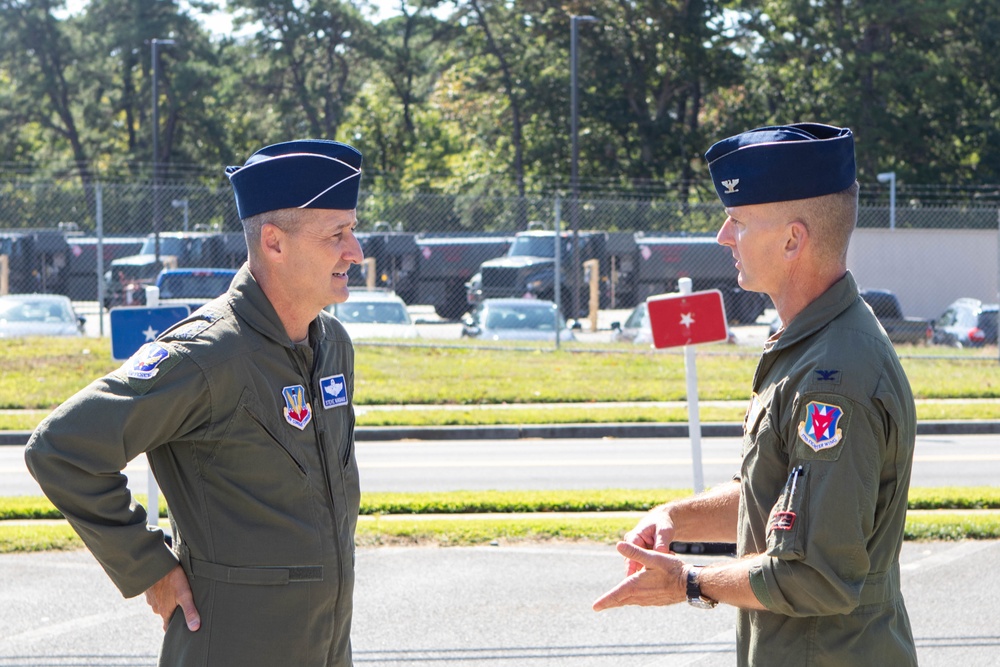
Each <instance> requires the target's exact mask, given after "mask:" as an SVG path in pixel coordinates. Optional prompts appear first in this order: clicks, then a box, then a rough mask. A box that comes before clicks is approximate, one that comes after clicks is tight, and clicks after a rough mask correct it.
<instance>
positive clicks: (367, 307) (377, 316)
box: [334, 302, 410, 324]
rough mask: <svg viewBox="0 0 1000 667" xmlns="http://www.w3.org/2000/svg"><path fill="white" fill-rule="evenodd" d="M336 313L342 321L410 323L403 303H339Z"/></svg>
mask: <svg viewBox="0 0 1000 667" xmlns="http://www.w3.org/2000/svg"><path fill="white" fill-rule="evenodd" d="M334 314H335V315H336V316H337V319H339V320H340V321H341V322H349V323H354V324H409V323H410V316H409V314H408V313H407V312H406V307H405V306H403V304H401V303H349V302H348V303H338V304H337V305H336V307H335V308H334Z"/></svg>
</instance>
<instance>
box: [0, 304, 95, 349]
mask: <svg viewBox="0 0 1000 667" xmlns="http://www.w3.org/2000/svg"><path fill="white" fill-rule="evenodd" d="M84 322H86V319H85V318H83V317H81V316H80V315H77V314H76V311H75V310H73V303H72V302H71V301H70V300H69V297H65V296H63V295H61V294H8V295H6V296H0V338H16V337H22V336H82V335H83V325H84Z"/></svg>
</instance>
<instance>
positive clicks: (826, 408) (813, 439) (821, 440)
mask: <svg viewBox="0 0 1000 667" xmlns="http://www.w3.org/2000/svg"><path fill="white" fill-rule="evenodd" d="M843 416H844V411H843V410H842V409H841V408H839V407H837V406H836V405H830V404H828V403H820V402H818V401H813V402H811V403H810V404H809V405H807V406H806V418H805V421H801V422H799V438H800V439H801V440H802V442H804V443H806V444H807V445H809V447H810V448H811V449H812V450H813V451H816V452H818V451H820V450H823V449H829V448H830V447H833V446H834V445H836V444H837V443H838V442H840V440H841V439H842V438H843V437H844V434H843V432H842V431H841V430H840V429H839V428H837V426H838V424H839V423H840V418H841V417H843Z"/></svg>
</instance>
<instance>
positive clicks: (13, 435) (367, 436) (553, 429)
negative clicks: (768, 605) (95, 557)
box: [0, 399, 1000, 446]
mask: <svg viewBox="0 0 1000 667" xmlns="http://www.w3.org/2000/svg"><path fill="white" fill-rule="evenodd" d="M986 400H991V401H992V400H994V399H986ZM919 402H920V401H918V403H919ZM941 402H948V400H947V399H946V400H945V401H941ZM953 402H956V403H957V402H964V403H968V402H970V401H968V400H964V399H955V400H954V401H953ZM745 404H746V402H745V401H702V402H701V403H700V405H702V406H708V405H721V406H727V407H728V406H743V405H745ZM556 405H559V406H565V405H566V404H556ZM686 405H687V404H686V403H685V402H683V401H673V402H659V403H600V404H587V406H588V407H594V408H597V407H601V408H614V407H635V406H642V407H654V408H655V407H664V408H666V407H683V406H686ZM476 407H477V406H468V405H456V406H442V405H406V406H402V405H386V406H358V408H357V409H358V411H359V412H362V411H366V412H367V411H377V410H432V409H433V410H447V409H455V410H466V411H468V410H470V409H476ZM482 407H483V408H488V409H508V408H510V409H513V408H516V407H525V406H523V405H517V406H514V405H487V406H482ZM528 407H532V408H536V409H537V408H544V407H546V406H545V405H542V404H539V405H530V406H528ZM990 434H1000V420H954V421H946V420H940V421H920V422H918V423H917V435H921V436H926V435H990ZM354 435H355V438H356V439H357V440H358V441H362V442H366V441H386V440H520V439H526V438H533V439H539V438H541V439H573V438H687V437H689V435H690V434H689V433H688V424H687V423H686V422H663V423H655V422H654V423H650V422H643V423H625V422H623V423H615V422H608V423H601V424H518V425H490V426H358V427H357V428H355V431H354ZM701 435H702V437H705V438H739V437H742V436H743V424H742V422H707V423H706V422H702V424H701ZM30 436H31V431H0V446H2V445H17V446H24V445H25V444H27V442H28V438H29V437H30Z"/></svg>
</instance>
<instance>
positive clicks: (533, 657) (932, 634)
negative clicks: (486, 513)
mask: <svg viewBox="0 0 1000 667" xmlns="http://www.w3.org/2000/svg"><path fill="white" fill-rule="evenodd" d="M692 558H694V559H696V562H708V561H710V560H711V559H712V558H713V557H706V556H702V557H692ZM902 571H903V590H904V594H905V596H906V600H907V605H908V607H909V610H910V618H911V621H912V625H913V630H914V635H915V638H916V643H917V650H918V654H919V657H920V664H921V665H922V666H923V667H954V666H955V665H962V667H987V666H992V665H996V664H997V656H998V655H1000V625H998V624H997V622H996V611H995V601H996V600H997V599H998V597H1000V575H998V574H997V573H998V572H1000V541H981V542H975V541H970V542H960V543H951V542H933V543H913V542H908V543H906V544H905V545H904V547H903V554H902ZM621 572H622V561H621V559H620V557H619V556H618V555H617V554H616V553H615V551H614V549H613V547H611V546H609V545H599V544H575V543H538V544H517V545H503V544H501V545H499V546H484V547H451V548H438V547H383V548H375V549H361V550H359V552H358V559H357V573H358V582H357V595H356V614H355V619H354V632H353V637H354V648H355V662H356V664H358V665H366V664H378V665H384V666H387V667H392V666H400V667H401V666H404V665H405V666H410V667H429V666H432V665H441V664H453V665H463V667H464V666H468V667H487V666H505V665H510V666H511V667H514V666H516V667H556V666H559V667H569V666H572V667H598V666H600V667H609V666H610V667H615V666H618V665H622V666H625V665H634V664H636V663H637V662H641V663H642V664H643V665H644V666H652V667H659V666H664V667H666V666H668V665H669V666H670V667H678V666H682V665H687V666H701V667H708V666H713V667H716V666H721V667H729V666H731V665H735V663H736V656H735V652H734V637H735V629H734V628H735V623H734V621H735V614H734V611H733V610H732V609H731V608H725V607H719V608H716V609H715V610H712V611H701V610H696V609H691V608H690V607H688V606H687V605H676V606H673V607H667V608H628V609H619V610H609V611H605V612H601V613H600V614H597V613H594V612H593V611H591V609H590V605H591V603H592V602H593V600H594V599H595V598H597V597H598V596H599V595H600V594H601V593H603V592H604V591H605V590H606V589H608V588H610V587H611V586H613V585H614V584H615V583H617V581H618V579H619V577H620V576H621ZM161 636H162V635H161V630H160V622H159V619H158V618H157V617H154V616H153V615H152V614H151V613H150V612H149V611H148V608H147V607H146V604H145V602H144V601H143V599H142V598H141V597H139V598H135V599H132V600H123V599H122V598H121V596H120V595H119V594H118V592H117V591H116V590H115V589H114V587H113V586H112V585H111V583H110V582H109V580H108V579H107V578H106V577H105V575H104V573H103V572H102V571H101V569H100V568H99V566H98V565H97V564H96V562H95V561H94V560H93V558H92V557H91V556H89V554H87V553H86V552H83V551H76V552H70V553H42V554H33V555H27V554H12V555H4V556H0V667H69V666H73V667H84V666H91V665H92V666H95V667H96V666H102V667H116V666H128V667H142V666H146V665H149V666H152V665H155V664H156V654H157V647H158V645H159V641H160V638H161Z"/></svg>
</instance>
